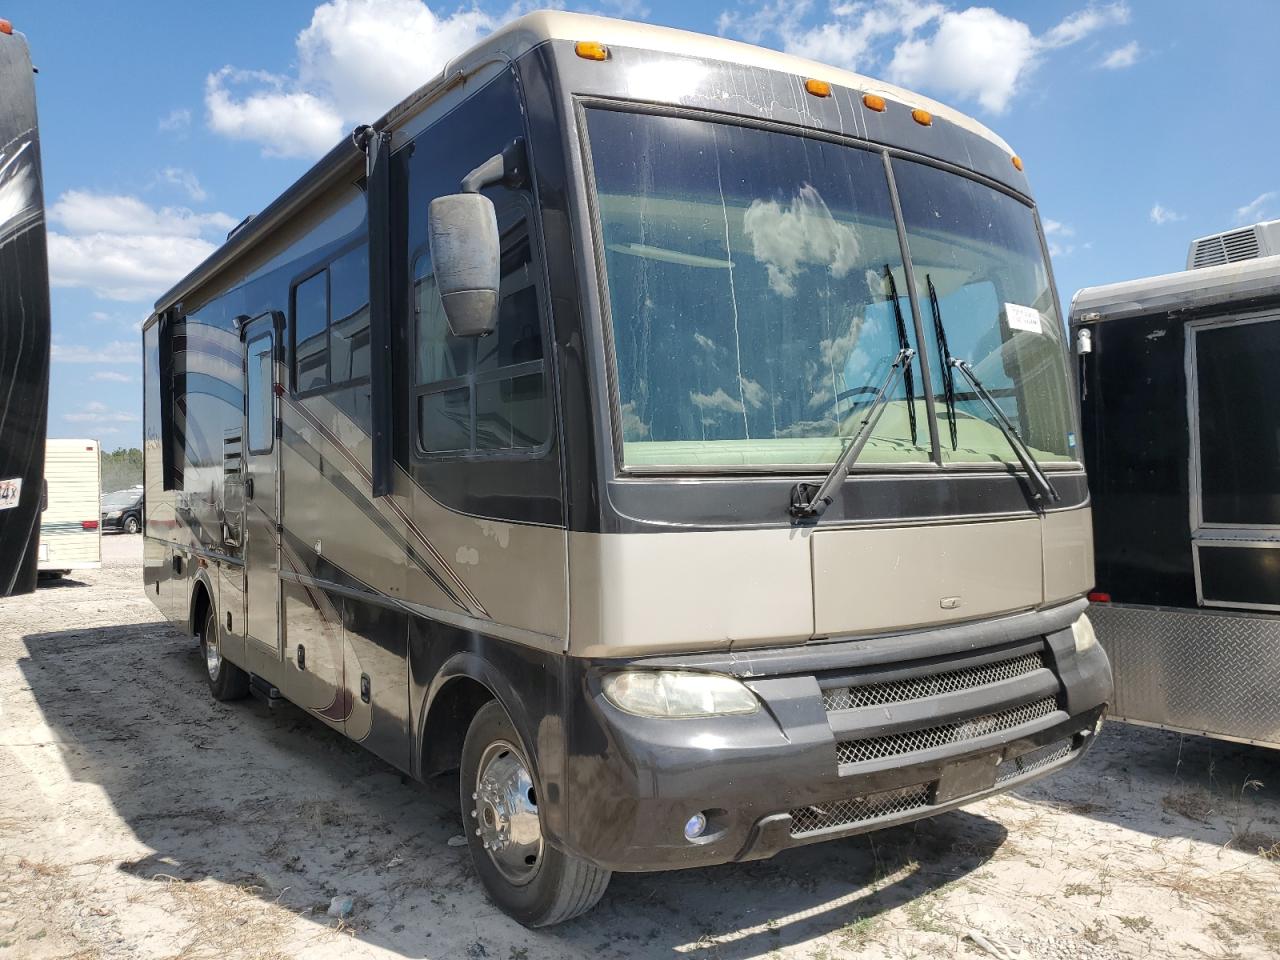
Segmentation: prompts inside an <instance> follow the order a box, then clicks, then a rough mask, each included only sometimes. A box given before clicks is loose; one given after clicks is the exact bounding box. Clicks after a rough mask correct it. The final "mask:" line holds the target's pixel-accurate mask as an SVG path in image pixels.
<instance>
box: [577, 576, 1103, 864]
mask: <svg viewBox="0 0 1280 960" xmlns="http://www.w3.org/2000/svg"><path fill="white" fill-rule="evenodd" d="M1084 607H1085V604H1084V602H1083V601H1075V602H1072V603H1069V604H1064V605H1063V606H1061V607H1058V608H1055V609H1053V610H1049V611H1038V612H1035V613H1029V614H1021V615H1018V616H1014V617H1006V618H1003V619H1001V620H998V621H991V622H988V623H983V624H968V625H963V626H960V627H951V628H947V629H942V630H934V631H925V632H919V633H913V634H908V635H902V636H897V637H886V638H874V639H858V640H834V641H831V642H828V643H820V644H810V645H808V646H806V647H803V648H787V649H779V650H766V651H756V650H753V651H751V652H750V653H749V654H739V655H736V656H735V655H724V656H698V657H661V658H650V659H647V660H644V661H638V662H633V663H631V664H627V666H664V667H682V668H693V669H705V670H716V671H718V672H723V673H731V674H735V675H737V676H739V677H740V678H741V679H743V681H744V682H745V683H746V684H747V685H748V686H749V687H751V689H752V690H753V691H755V693H756V695H757V696H758V697H759V698H760V700H761V704H762V708H761V710H759V711H758V712H757V713H755V714H754V715H751V716H737V717H710V718H705V719H696V720H666V719H652V718H644V717H636V716H632V715H630V714H626V713H623V712H622V711H619V710H617V709H616V708H615V707H613V705H612V704H610V703H609V702H608V701H607V700H606V699H605V698H604V697H603V695H602V694H601V693H600V686H599V681H600V677H601V676H602V675H603V674H604V673H605V672H607V671H608V670H614V669H618V668H619V667H620V666H622V664H618V663H615V662H609V663H599V662H597V663H589V662H581V661H579V662H577V663H578V665H577V667H576V668H575V669H576V671H577V674H578V676H577V677H575V678H574V680H575V681H576V683H578V684H580V685H581V686H580V689H581V690H582V695H581V696H579V697H575V698H573V699H574V700H575V701H576V703H577V707H576V709H575V711H574V713H573V714H572V716H571V723H570V728H569V730H568V731H567V732H568V735H569V743H568V746H569V750H568V756H567V757H566V771H565V773H566V778H565V794H566V795H565V797H564V798H563V801H564V803H565V809H564V810H563V812H564V814H565V816H564V817H563V818H559V819H560V824H559V826H560V829H559V830H557V831H556V832H557V834H558V836H557V840H558V841H559V842H560V844H561V845H562V846H564V847H566V848H567V849H569V850H571V851H572V852H574V853H576V854H578V855H579V856H583V857H585V858H587V859H588V860H591V861H592V862H594V863H596V864H598V865H600V866H604V867H607V868H609V869H612V870H623V871H628V870H667V869H672V868H676V867H693V866H705V865H710V864H716V863H724V862H729V861H739V860H754V859H760V858H764V857H770V856H772V855H774V854H775V853H777V852H778V851H780V850H783V849H786V848H788V847H793V846H799V845H801V844H806V843H812V842H814V841H817V840H825V839H830V838H833V837H841V836H849V835H852V834H856V833H862V832H866V831H868V830H874V829H879V828H881V827H886V826H891V825H894V824H898V823H905V822H908V821H910V820H916V819H920V818H922V817H927V816H932V815H933V814H936V813H941V812H943V811H945V810H949V809H953V808H955V807H958V806H961V805H962V804H965V803H969V802H972V801H973V800H976V799H979V798H981V797H983V796H987V795H990V794H993V793H997V792H1000V791H1003V790H1009V789H1012V788H1014V787H1016V786H1019V785H1021V784H1023V783H1026V782H1028V781H1030V780H1032V779H1036V778H1038V777H1041V776H1044V775H1046V774H1048V773H1051V772H1053V771H1055V770H1058V769H1061V768H1062V767H1065V766H1067V765H1069V764H1071V763H1073V762H1075V761H1076V760H1078V759H1079V758H1080V756H1082V755H1083V753H1084V751H1085V750H1086V749H1087V748H1088V746H1089V744H1090V743H1091V742H1092V740H1093V737H1094V734H1095V733H1096V731H1097V728H1098V724H1099V721H1100V720H1101V719H1102V716H1103V714H1104V713H1105V710H1106V705H1107V703H1108V702H1109V701H1110V698H1111V693H1112V689H1111V669H1110V665H1109V663H1108V661H1107V656H1106V654H1105V653H1104V652H1103V650H1102V648H1101V647H1100V646H1094V647H1093V648H1092V649H1090V650H1088V651H1086V652H1085V653H1083V654H1081V653H1077V651H1076V649H1075V642H1074V639H1073V637H1072V634H1071V629H1070V624H1071V623H1072V622H1073V621H1074V620H1075V619H1076V618H1077V617H1078V616H1079V615H1080V613H1081V612H1083V610H1084ZM697 812H703V813H705V815H706V816H707V819H708V828H707V830H706V832H705V833H704V835H703V836H701V837H699V838H698V839H696V840H693V841H690V840H686V839H685V837H684V834H683V827H684V824H685V822H686V821H687V820H688V819H689V818H690V816H691V815H693V814H694V813H697Z"/></svg>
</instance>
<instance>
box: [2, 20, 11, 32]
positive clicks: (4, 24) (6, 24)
mask: <svg viewBox="0 0 1280 960" xmlns="http://www.w3.org/2000/svg"><path fill="white" fill-rule="evenodd" d="M0 33H9V34H11V33H13V24H12V23H10V22H9V21H8V20H0Z"/></svg>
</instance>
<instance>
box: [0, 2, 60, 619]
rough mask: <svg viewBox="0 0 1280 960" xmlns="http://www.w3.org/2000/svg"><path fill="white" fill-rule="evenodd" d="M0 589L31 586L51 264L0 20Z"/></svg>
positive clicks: (19, 64) (36, 158)
mask: <svg viewBox="0 0 1280 960" xmlns="http://www.w3.org/2000/svg"><path fill="white" fill-rule="evenodd" d="M0 384H2V385H3V389H2V390H0V597H5V596H8V595H10V594H15V593H29V592H30V591H31V590H34V589H35V585H36V576H37V564H38V558H39V550H40V508H41V503H42V492H43V488H42V485H41V478H42V476H43V472H42V471H43V467H44V440H45V418H46V412H45V408H46V406H47V404H48V397H49V269H48V264H47V258H46V253H45V221H44V193H43V190H42V188H41V180H40V135H39V130H38V127H37V124H36V95H35V74H34V71H33V69H32V66H31V52H30V50H29V49H28V47H27V40H26V38H25V37H24V36H23V35H22V34H21V33H19V32H16V31H15V30H14V29H13V25H12V24H11V23H10V22H9V21H8V20H0Z"/></svg>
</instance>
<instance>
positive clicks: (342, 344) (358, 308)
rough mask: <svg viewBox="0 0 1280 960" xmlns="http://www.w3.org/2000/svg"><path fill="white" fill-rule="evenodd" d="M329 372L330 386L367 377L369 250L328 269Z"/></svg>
mask: <svg viewBox="0 0 1280 960" xmlns="http://www.w3.org/2000/svg"><path fill="white" fill-rule="evenodd" d="M329 310H330V317H329V369H330V380H331V382H333V383H345V382H346V381H348V380H359V379H360V378H361V377H367V376H369V247H368V245H367V244H362V245H361V246H358V247H356V248H355V249H354V250H352V251H350V252H349V253H344V254H343V255H342V256H340V257H339V258H338V259H337V260H335V261H333V263H331V264H330V265H329Z"/></svg>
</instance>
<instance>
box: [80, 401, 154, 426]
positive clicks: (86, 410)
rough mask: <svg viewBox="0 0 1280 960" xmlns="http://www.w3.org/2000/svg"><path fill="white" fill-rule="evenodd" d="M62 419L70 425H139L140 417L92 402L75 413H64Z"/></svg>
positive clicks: (98, 402)
mask: <svg viewBox="0 0 1280 960" xmlns="http://www.w3.org/2000/svg"><path fill="white" fill-rule="evenodd" d="M62 419H63V420H66V421H68V422H70V423H93V424H111V423H137V422H138V415H137V414H136V413H129V412H128V411H127V410H112V409H111V408H109V407H108V406H107V405H106V404H105V403H101V402H100V401H97V400H91V401H89V402H88V403H86V404H85V405H84V406H83V407H81V408H80V409H79V410H78V411H76V412H75V413H64V414H63V415H62Z"/></svg>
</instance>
